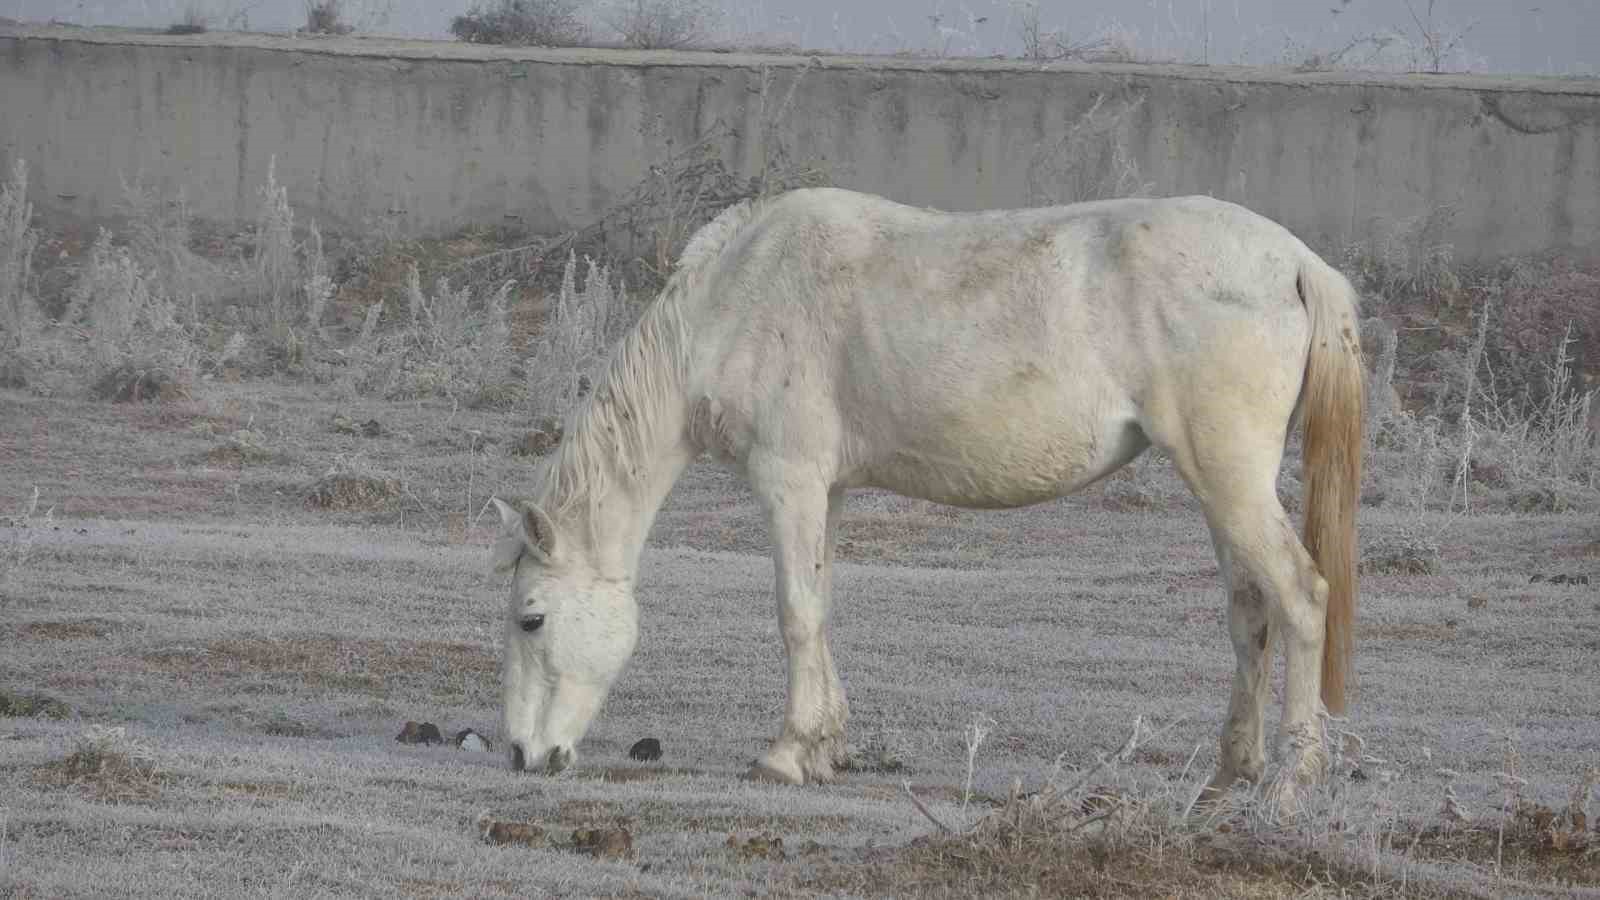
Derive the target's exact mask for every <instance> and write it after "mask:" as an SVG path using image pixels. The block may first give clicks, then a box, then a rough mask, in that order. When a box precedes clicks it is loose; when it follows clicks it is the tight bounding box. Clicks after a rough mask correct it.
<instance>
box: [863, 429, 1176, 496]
mask: <svg viewBox="0 0 1600 900" xmlns="http://www.w3.org/2000/svg"><path fill="white" fill-rule="evenodd" d="M1017 412H1019V411H1014V410H1006V409H1004V408H1003V406H1002V408H999V409H994V410H992V411H990V412H989V413H988V414H984V415H982V416H971V415H955V416H951V415H942V416H941V415H935V416H931V417H927V418H926V419H925V420H924V421H922V422H920V423H918V424H920V425H922V426H923V427H920V428H915V429H912V431H913V432H914V433H913V434H910V435H904V434H903V435H902V439H901V440H898V441H895V443H896V444H897V445H898V446H895V447H893V448H884V452H882V453H880V454H875V455H876V456H877V457H878V458H877V459H876V460H875V461H874V464H872V465H870V466H868V467H865V468H864V471H863V472H862V475H863V476H864V477H863V478H858V479H852V480H855V481H860V482H862V483H864V484H868V485H871V486H873V487H880V488H883V489H885V490H891V491H894V492H895V493H898V494H904V495H906V496H911V497H919V498H921V499H925V500H931V501H933V502H936V503H944V504H948V505H951V506H965V507H973V508H980V509H1006V508H1013V507H1019V506H1028V505H1031V504H1034V503H1041V502H1044V501H1047V500H1053V499H1055V498H1057V497H1060V496H1063V495H1065V494H1070V493H1072V492H1073V491H1076V490H1080V489H1082V488H1083V487H1086V486H1087V485H1089V484H1092V483H1093V482H1095V481H1097V480H1098V479H1100V478H1103V477H1104V476H1106V475H1108V474H1110V473H1111V472H1113V471H1115V470H1116V469H1118V468H1120V467H1121V466H1122V465H1123V464H1125V463H1126V462H1127V461H1128V460H1130V459H1132V458H1133V457H1135V456H1137V455H1138V454H1139V453H1140V452H1141V451H1142V450H1144V448H1145V447H1147V446H1148V445H1149V442H1148V441H1147V440H1146V439H1145V437H1144V433H1143V432H1142V431H1141V430H1140V429H1139V427H1138V425H1137V424H1135V422H1134V421H1133V418H1132V417H1131V415H1099V416H1083V417H1079V418H1075V419H1069V418H1068V417H1064V416H1062V417H1057V416H1038V415H1028V414H1026V413H1024V414H1020V415H1019V414H1016V413H1017ZM901 424H902V426H903V425H905V424H908V423H905V422H902V423H901Z"/></svg>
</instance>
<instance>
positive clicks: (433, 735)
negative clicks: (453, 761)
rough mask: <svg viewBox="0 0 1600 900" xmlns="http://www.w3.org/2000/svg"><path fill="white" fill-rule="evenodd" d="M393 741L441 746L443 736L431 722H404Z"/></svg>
mask: <svg viewBox="0 0 1600 900" xmlns="http://www.w3.org/2000/svg"><path fill="white" fill-rule="evenodd" d="M394 739H395V740H397V741H399V742H400V743H402V744H442V743H444V735H442V734H440V733H439V726H437V725H435V724H433V723H432V722H406V724H405V727H404V728H401V729H400V733H399V734H397V735H395V736H394Z"/></svg>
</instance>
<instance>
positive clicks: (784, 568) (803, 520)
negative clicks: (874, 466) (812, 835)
mask: <svg viewBox="0 0 1600 900" xmlns="http://www.w3.org/2000/svg"><path fill="white" fill-rule="evenodd" d="M749 468H750V475H751V478H750V480H751V484H752V486H753V487H754V489H755V492H756V494H757V496H758V497H759V498H760V499H761V501H762V503H763V505H764V507H765V508H766V511H767V517H768V524H769V528H770V530H771V534H772V544H773V558H774V562H775V568H776V570H777V582H778V584H777V594H778V616H779V623H780V626H781V629H782V632H783V642H784V649H785V651H786V652H787V656H788V701H787V704H786V707H785V711H784V719H783V728H782V731H781V732H780V733H779V735H778V738H777V739H776V740H774V741H773V742H772V745H771V747H769V748H768V750H767V752H766V753H765V754H764V755H763V756H762V757H761V758H760V759H759V760H757V761H756V763H755V765H754V767H753V769H752V771H751V775H752V776H753V777H757V778H762V779H765V780H771V781H779V782H786V783H789V784H805V783H808V782H811V783H818V782H828V781H832V780H833V778H834V767H835V765H838V764H842V763H843V762H844V761H845V755H844V754H845V740H844V734H845V720H846V718H847V716H848V715H849V707H848V705H847V704H846V702H845V699H844V690H843V688H842V687H841V686H840V684H839V676H838V673H837V672H836V671H835V669H834V666H833V655H832V653H831V652H830V650H829V649H828V643H827V635H826V633H825V628H826V625H827V618H828V610H829V605H830V603H831V593H832V592H831V589H830V586H829V578H828V576H829V574H831V573H830V571H829V570H830V569H831V565H830V563H831V561H832V554H831V552H829V547H828V544H829V542H830V540H831V538H832V537H833V532H834V530H835V529H836V527H837V522H838V516H839V514H840V512H842V508H843V493H842V492H830V490H829V488H828V486H827V485H826V484H824V483H821V482H820V480H819V479H818V478H817V475H816V471H817V470H816V467H815V466H814V465H813V466H810V467H804V466H786V465H781V464H752V465H751V466H750V467H749Z"/></svg>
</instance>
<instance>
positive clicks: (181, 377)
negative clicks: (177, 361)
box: [89, 362, 190, 403]
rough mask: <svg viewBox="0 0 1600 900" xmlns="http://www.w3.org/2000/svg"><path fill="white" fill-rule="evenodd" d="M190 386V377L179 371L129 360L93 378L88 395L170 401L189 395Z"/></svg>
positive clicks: (124, 400) (117, 399)
mask: <svg viewBox="0 0 1600 900" xmlns="http://www.w3.org/2000/svg"><path fill="white" fill-rule="evenodd" d="M189 388H190V382H189V379H188V378H187V377H186V376H185V374H184V373H183V372H181V371H177V370H173V369H168V368H165V367H160V366H156V367H145V366H140V365H138V364H136V363H132V362H128V363H123V364H122V365H119V366H115V367H113V368H111V369H108V370H106V371H105V372H104V373H103V374H101V375H100V377H99V378H96V379H95V380H94V383H93V384H92V385H90V387H89V395H90V396H91V397H93V398H94V399H96V400H103V401H108V402H111V403H171V402H174V401H177V400H187V399H189V397H190V394H189Z"/></svg>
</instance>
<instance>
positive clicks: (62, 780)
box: [35, 725, 167, 803]
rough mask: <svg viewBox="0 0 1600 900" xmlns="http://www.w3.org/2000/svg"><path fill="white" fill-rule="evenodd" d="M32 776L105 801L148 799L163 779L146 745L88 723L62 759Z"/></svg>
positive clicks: (122, 731) (123, 733)
mask: <svg viewBox="0 0 1600 900" xmlns="http://www.w3.org/2000/svg"><path fill="white" fill-rule="evenodd" d="M35 778H36V780H38V781H39V782H41V783H43V784H48V785H51V786H54V787H76V788H80V789H83V790H86V791H87V792H88V793H89V794H91V795H92V796H94V797H95V798H96V799H99V800H104V801H108V802H113V803H117V802H130V801H136V802H148V801H150V800H153V799H155V798H156V797H157V796H158V795H159V794H160V791H161V784H162V783H163V782H164V781H166V780H167V779H166V777H165V776H163V775H162V774H161V773H160V772H159V771H157V769H156V764H155V760H154V758H153V757H152V756H151V754H150V750H149V748H147V747H145V746H144V745H143V744H142V743H140V742H139V741H137V740H134V739H132V738H130V737H128V735H127V732H126V730H125V729H122V728H108V727H105V726H102V725H94V726H91V727H90V728H89V729H88V730H87V731H85V732H84V733H83V735H82V736H81V737H79V738H78V741H77V746H76V747H75V748H74V749H73V751H72V752H71V753H69V754H68V755H67V756H66V757H65V758H63V759H59V760H57V761H55V762H51V763H46V764H45V765H43V766H40V767H39V768H38V769H37V770H36V771H35Z"/></svg>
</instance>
